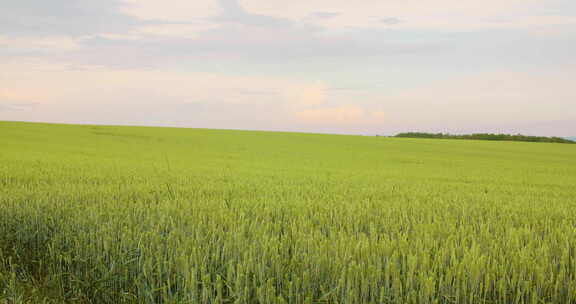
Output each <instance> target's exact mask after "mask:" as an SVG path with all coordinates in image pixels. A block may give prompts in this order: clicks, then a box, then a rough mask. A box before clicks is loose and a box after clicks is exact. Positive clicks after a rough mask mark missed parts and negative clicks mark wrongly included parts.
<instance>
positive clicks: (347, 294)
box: [0, 122, 576, 303]
mask: <svg viewBox="0 0 576 304" xmlns="http://www.w3.org/2000/svg"><path fill="white" fill-rule="evenodd" d="M3 301H4V302H6V303H42V301H44V302H49V303H63V302H64V303H576V145H562V144H549V143H520V142H487V141H468V140H461V141H460V140H458V141H454V140H434V139H404V138H384V137H362V136H341V135H340V136H339V135H317V134H296V133H275V132H248V131H227V130H203V129H175V128H150V127H107V126H75V125H52V124H33V123H15V122H0V303H3Z"/></svg>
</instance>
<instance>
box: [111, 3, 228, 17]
mask: <svg viewBox="0 0 576 304" xmlns="http://www.w3.org/2000/svg"><path fill="white" fill-rule="evenodd" d="M123 2H124V4H125V5H124V6H122V8H121V12H122V13H124V14H127V15H130V16H133V17H136V18H138V19H141V20H158V21H168V22H197V21H198V20H202V19H205V18H209V17H213V16H217V15H218V14H219V13H220V7H219V6H218V3H217V2H216V0H164V1H159V0H123Z"/></svg>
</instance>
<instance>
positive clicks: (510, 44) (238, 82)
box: [0, 0, 576, 136]
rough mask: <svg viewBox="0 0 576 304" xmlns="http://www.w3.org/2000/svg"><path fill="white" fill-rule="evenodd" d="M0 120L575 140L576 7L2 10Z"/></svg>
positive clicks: (251, 0) (322, 3) (26, 1)
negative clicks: (571, 137) (507, 135)
mask: <svg viewBox="0 0 576 304" xmlns="http://www.w3.org/2000/svg"><path fill="white" fill-rule="evenodd" d="M0 120H24V121H46V122H66V123H97V124H128V125H158V126H180V127H200V128H226V129H256V130H286V131H305V132H330V133H350V134H368V135H370V134H394V133H396V132H400V131H432V132H452V133H467V132H499V133H500V132H502V133H524V134H533V135H558V136H568V135H576V1H574V0H484V1H478V0H434V1H432V0H357V1H351V0H290V1H286V0H163V1H160V0H98V1H95V0H50V1H47V0H42V1H39V0H2V1H1V3H0Z"/></svg>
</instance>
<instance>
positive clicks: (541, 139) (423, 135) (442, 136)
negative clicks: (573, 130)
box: [395, 132, 576, 144]
mask: <svg viewBox="0 0 576 304" xmlns="http://www.w3.org/2000/svg"><path fill="white" fill-rule="evenodd" d="M395 137H407V138H439V139H477V140H505V141H527V142H549V143H562V144H576V141H572V140H568V139H566V138H562V137H546V136H528V135H522V134H516V135H512V134H492V133H476V134H463V135H454V134H448V133H424V132H406V133H399V134H397V135H396V136H395Z"/></svg>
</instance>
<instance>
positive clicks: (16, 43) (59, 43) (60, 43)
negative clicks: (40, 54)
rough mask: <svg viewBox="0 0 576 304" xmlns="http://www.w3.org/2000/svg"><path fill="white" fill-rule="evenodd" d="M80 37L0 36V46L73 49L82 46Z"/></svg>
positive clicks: (44, 49)
mask: <svg viewBox="0 0 576 304" xmlns="http://www.w3.org/2000/svg"><path fill="white" fill-rule="evenodd" d="M81 41H82V38H71V37H67V36H49V37H40V38H29V37H10V36H0V47H2V48H5V49H14V50H24V51H74V50H78V49H81V48H82V45H81Z"/></svg>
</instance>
